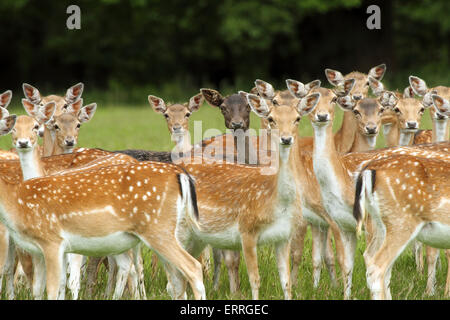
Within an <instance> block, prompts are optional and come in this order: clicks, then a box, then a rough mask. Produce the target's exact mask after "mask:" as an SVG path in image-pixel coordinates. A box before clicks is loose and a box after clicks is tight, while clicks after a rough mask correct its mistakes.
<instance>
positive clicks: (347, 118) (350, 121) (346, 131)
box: [334, 112, 357, 153]
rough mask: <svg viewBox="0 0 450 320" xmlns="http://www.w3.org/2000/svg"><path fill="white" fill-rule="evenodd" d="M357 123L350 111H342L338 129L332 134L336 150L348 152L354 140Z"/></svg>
mask: <svg viewBox="0 0 450 320" xmlns="http://www.w3.org/2000/svg"><path fill="white" fill-rule="evenodd" d="M356 131H357V123H356V119H355V117H354V116H353V115H352V113H351V112H344V118H343V120H342V125H341V127H340V129H339V130H338V131H337V132H336V134H335V135H334V142H335V144H336V149H337V151H338V152H341V153H347V152H350V151H351V149H352V146H353V144H354V141H355V133H356Z"/></svg>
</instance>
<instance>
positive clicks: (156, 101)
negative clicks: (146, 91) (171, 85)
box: [148, 95, 167, 113]
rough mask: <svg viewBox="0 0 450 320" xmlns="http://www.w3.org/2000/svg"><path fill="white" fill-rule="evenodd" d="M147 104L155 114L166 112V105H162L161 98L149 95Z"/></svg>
mask: <svg viewBox="0 0 450 320" xmlns="http://www.w3.org/2000/svg"><path fill="white" fill-rule="evenodd" d="M148 102H149V103H150V105H151V106H152V108H153V110H154V111H155V112H159V113H164V112H166V110H167V107H166V104H165V103H164V100H163V99H161V98H158V97H155V96H152V95H149V96H148Z"/></svg>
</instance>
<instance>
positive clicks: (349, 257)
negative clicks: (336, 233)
mask: <svg viewBox="0 0 450 320" xmlns="http://www.w3.org/2000/svg"><path fill="white" fill-rule="evenodd" d="M341 236H342V242H343V253H344V261H343V269H342V273H343V276H344V299H345V300H348V299H350V296H351V292H352V277H353V266H354V263H355V251H356V234H355V232H353V231H344V232H342V234H341Z"/></svg>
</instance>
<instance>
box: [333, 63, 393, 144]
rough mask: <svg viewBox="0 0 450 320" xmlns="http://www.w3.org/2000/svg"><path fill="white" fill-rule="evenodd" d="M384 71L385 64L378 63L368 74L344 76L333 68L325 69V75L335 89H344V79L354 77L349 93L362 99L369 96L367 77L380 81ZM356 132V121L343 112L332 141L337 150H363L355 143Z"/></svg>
mask: <svg viewBox="0 0 450 320" xmlns="http://www.w3.org/2000/svg"><path fill="white" fill-rule="evenodd" d="M385 72H386V65H385V64H384V63H383V64H380V65H378V66H375V67H373V68H371V69H370V70H369V72H368V74H365V73H362V72H359V71H353V72H350V73H348V74H346V75H345V76H344V75H343V74H342V73H341V72H339V71H337V70H333V69H325V75H326V78H327V80H328V82H329V83H330V84H331V85H332V86H334V87H335V88H336V90H338V91H339V90H345V88H343V84H344V81H345V80H348V79H354V80H355V84H354V86H353V88H352V90H351V92H350V95H351V96H352V97H353V98H354V99H355V100H358V99H362V98H365V97H368V96H369V77H372V78H374V79H377V80H379V81H381V80H382V79H383V77H384V74H385ZM356 132H357V122H356V121H355V118H354V117H353V116H352V114H351V113H348V112H346V113H344V118H343V120H342V124H341V127H340V129H339V130H338V131H337V132H336V133H335V134H334V141H335V144H336V148H337V150H338V152H341V153H347V152H355V151H363V150H360V149H358V146H356V145H355V139H356V137H355V134H356Z"/></svg>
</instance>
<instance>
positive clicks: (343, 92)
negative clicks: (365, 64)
mask: <svg viewBox="0 0 450 320" xmlns="http://www.w3.org/2000/svg"><path fill="white" fill-rule="evenodd" d="M355 82H356V81H355V79H347V80H344V81H343V82H341V83H339V84H338V85H336V86H335V87H334V88H333V89H332V90H333V92H334V94H335V95H337V96H338V97H344V96H348V95H349V94H350V91H352V89H353V87H354V86H355Z"/></svg>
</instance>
